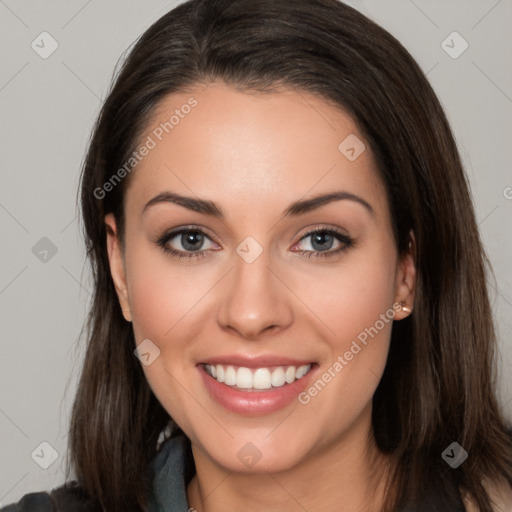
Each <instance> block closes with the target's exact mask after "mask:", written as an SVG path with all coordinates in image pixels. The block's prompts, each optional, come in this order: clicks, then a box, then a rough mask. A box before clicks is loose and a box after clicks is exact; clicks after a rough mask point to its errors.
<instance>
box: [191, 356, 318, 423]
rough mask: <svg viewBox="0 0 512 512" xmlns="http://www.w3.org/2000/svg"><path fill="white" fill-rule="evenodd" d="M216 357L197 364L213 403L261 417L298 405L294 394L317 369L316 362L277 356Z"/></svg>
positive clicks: (301, 389)
mask: <svg viewBox="0 0 512 512" xmlns="http://www.w3.org/2000/svg"><path fill="white" fill-rule="evenodd" d="M219 359H220V358H218V359H217V360H212V361H208V362H203V363H200V364H198V365H197V366H196V368H197V370H198V371H199V375H200V377H201V380H202V382H203V384H204V387H205V389H206V391H207V393H208V395H209V396H210V397H211V398H212V399H213V401H214V402H216V403H217V404H218V405H220V406H221V407H222V408H224V409H228V410H229V411H231V412H234V413H237V414H241V415H243V416H261V415H265V414H270V413H273V412H277V411H280V410H282V409H285V408H286V407H289V406H292V405H293V404H297V396H298V395H299V393H301V392H303V391H304V389H306V388H307V387H308V385H309V384H310V382H311V379H313V378H314V375H315V374H316V373H317V372H318V368H319V365H318V364H317V363H316V362H311V363H306V361H292V360H288V361H285V360H283V359H282V358H277V357H261V358H258V359H259V360H258V359H250V360H248V359H247V358H238V359H237V357H236V356H235V357H230V358H222V359H223V360H224V361H223V360H219ZM228 363H231V364H228ZM279 363H280V364H279ZM293 363H295V364H293Z"/></svg>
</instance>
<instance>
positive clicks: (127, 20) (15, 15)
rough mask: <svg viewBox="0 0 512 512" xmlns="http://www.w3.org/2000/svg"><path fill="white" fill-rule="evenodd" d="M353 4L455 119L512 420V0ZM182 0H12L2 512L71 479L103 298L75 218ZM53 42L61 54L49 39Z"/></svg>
mask: <svg viewBox="0 0 512 512" xmlns="http://www.w3.org/2000/svg"><path fill="white" fill-rule="evenodd" d="M348 3H350V4H351V5H353V6H355V7H357V8H358V9H360V10H361V11H362V12H363V13H365V14H367V15H368V16H369V17H371V18H372V19H374V20H375V21H377V22H378V23H379V24H381V25H382V26H384V27H385V28H386V29H388V30H389V31H390V32H391V33H392V34H394V35H395V36H396V37H397V38H398V39H399V40H400V41H401V42H402V43H403V44H404V45H405V46H406V48H408V49H409V51H410V52H411V53H412V54H413V56H414V57H415V58H416V59H417V60H418V62H419V64H420V65H421V66H422V68H423V69H424V70H425V71H426V72H428V77H429V79H430V81H431V83H432V85H433V86H434V88H435V90H436V92H437V93H438V95H439V97H440V99H441V101H442V103H443V105H444V107H445V109H446V111H447V114H448V117H449V119H450V122H451V124H452V127H453V130H454V132H455V135H456V138H457V141H458V144H459V148H460V151H461V154H462V157H463V159H464V163H465V166H466V170H467V173H468V175H469V179H470V182H471V187H472V192H473V196H474V200H475V204H476V210H477V217H478V222H479V224H480V229H481V233H482V237H483V239H484V243H485V246H486V249H487V251H488V254H489V257H490V260H491V263H492V265H493V267H494V271H495V275H496V282H495V283H492V282H491V286H492V288H491V291H492V293H493V304H494V311H495V315H496V319H497V325H498V329H499V335H500V349H501V378H500V397H501V403H502V407H503V410H504V411H505V413H506V415H507V417H508V418H509V419H512V384H511V379H510V373H511V372H510V370H511V368H512V342H511V337H510V332H511V331H512V321H511V317H512V314H511V313H512V282H511V260H512V258H511V256H512V231H511V229H510V226H511V222H510V220H511V213H512V188H511V187H512V173H511V169H510V165H511V162H512V144H511V138H510V135H511V132H512V130H511V124H512V60H511V59H510V49H511V40H512V1H511V0H501V1H497V0H472V1H468V0H451V1H450V0H430V1H427V0H414V1H412V0H393V1H383V0H366V1H357V0H354V1H351V2H348ZM176 4H177V2H165V1H162V0H150V1H147V0H146V1H145V2H142V1H141V0H130V1H121V0H115V1H113V0H110V1H108V2H107V1H103V2H99V1H98V0H89V1H87V0H66V1H64V0H51V1H45V2H33V1H31V2H30V1H28V0H0V48H1V66H0V109H1V117H0V144H1V146H0V230H1V231H0V238H1V242H0V261H1V266H0V315H1V317H0V340H1V348H0V358H1V359H0V365H1V366H0V433H1V434H0V457H1V459H0V503H3V504H4V505H5V504H7V503H10V502H12V501H14V500H17V499H19V498H20V497H21V496H22V495H23V494H24V493H26V492H30V491H35V490H42V489H49V488H51V487H53V486H56V485H58V484H60V483H61V482H62V481H63V479H64V474H63V468H64V461H65V454H66V432H67V423H68V418H69V408H70V405H71V403H72V398H73V394H74V389H75V382H76V376H77V374H78V370H79V367H80V361H81V350H82V348H79V347H81V345H80V346H79V345H78V344H77V339H78V336H79V333H80V329H81V326H82V323H83V321H84V316H85V312H86V309H87V304H88V301H89V299H90V292H89V290H90V281H89V278H88V271H87V267H85V266H84V252H83V248H82V243H81V240H80V231H79V224H78V222H77V217H76V213H77V210H76V188H77V184H78V175H79V169H80V164H81V162H82V160H83V157H84V152H85V149H86V146H87V141H88V137H89V134H90V131H91V127H92V124H93V121H94V119H95V117H96V115H97V114H98V112H99V108H100V106H101V103H102V99H103V98H104V97H105V93H106V90H107V86H108V84H109V82H110V79H111V77H112V73H113V70H114V67H115V65H116V62H117V61H118V58H119V57H120V56H121V54H122V53H123V51H124V50H125V49H126V48H128V47H129V46H130V44H132V42H133V41H134V40H135V38H136V37H138V36H139V35H140V34H141V33H142V32H143V31H144V30H145V29H146V28H147V27H149V25H150V24H151V23H152V22H153V21H155V20H156V19H158V18H159V17H160V16H161V15H163V14H164V13H165V12H167V11H168V10H169V9H170V8H172V7H173V6H175V5H176ZM43 31H47V32H49V33H50V34H51V36H52V37H53V38H54V39H55V40H56V41H57V43H58V45H59V46H58V49H57V50H56V51H55V52H54V53H53V54H52V55H51V56H50V57H48V58H47V59H42V58H41V57H40V56H39V55H38V54H37V53H36V52H35V51H34V50H33V49H32V47H31V43H32V41H34V40H36V43H38V41H39V45H40V46H42V45H43V43H41V42H40V38H38V36H39V34H40V33H41V32H43ZM453 31H457V32H458V33H459V34H460V35H461V36H462V37H463V38H464V39H465V40H466V41H467V42H468V44H469V48H468V49H467V50H466V51H465V52H464V53H463V54H462V55H460V56H459V57H458V58H456V59H454V58H452V57H451V56H450V55H448V53H446V51H445V50H444V49H443V47H442V45H441V44H442V42H443V41H444V40H445V39H446V38H447V36H448V35H449V34H451V33H452V32H453ZM452 39H453V38H452ZM452 39H450V38H449V39H448V41H447V43H445V44H448V45H450V46H453V48H452V49H451V50H450V51H451V52H452V53H453V52H454V51H457V50H460V49H461V48H462V46H461V44H462V41H461V40H459V39H457V38H456V39H454V40H453V43H452ZM44 46H45V48H46V49H48V48H49V41H48V40H46V42H45V43H44ZM447 49H448V48H447ZM507 55H509V57H506V56H507ZM43 237H47V238H48V239H49V240H51V243H52V244H53V245H54V246H55V248H56V249H57V252H56V253H55V254H52V249H51V247H50V245H51V244H50V245H49V242H48V241H47V240H45V241H42V242H40V239H41V238H43ZM36 244H38V245H36ZM34 246H36V249H33V247H34ZM44 250H48V251H49V252H48V253H44ZM44 258H46V261H41V259H43V260H44ZM43 441H46V442H48V443H49V444H50V445H51V446H52V447H54V449H55V450H56V451H57V452H58V454H59V456H58V458H57V460H56V461H55V462H54V463H53V464H52V465H51V466H50V467H49V468H48V469H46V470H45V469H43V468H41V467H40V465H39V464H45V463H48V462H50V461H51V459H49V457H51V450H49V449H48V447H44V446H43V447H39V445H40V443H41V442H43ZM38 447H39V448H38ZM36 448H37V449H36ZM35 449H36V451H35V455H34V459H33V458H32V457H31V453H33V452H34V450H35ZM38 454H39V458H38V457H37V455H38ZM36 461H37V462H38V463H39V464H38V463H36Z"/></svg>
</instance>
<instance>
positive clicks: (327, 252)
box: [294, 228, 354, 258]
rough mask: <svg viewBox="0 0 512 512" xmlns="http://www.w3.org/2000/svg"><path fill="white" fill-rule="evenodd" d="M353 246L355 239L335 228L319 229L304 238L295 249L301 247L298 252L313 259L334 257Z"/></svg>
mask: <svg viewBox="0 0 512 512" xmlns="http://www.w3.org/2000/svg"><path fill="white" fill-rule="evenodd" d="M353 245H354V241H353V239H352V238H350V237H349V236H348V235H347V234H345V233H342V232H341V231H337V230H335V229H333V228H329V229H327V228H317V229H315V230H313V231H310V232H309V233H307V234H306V235H305V236H303V237H302V238H301V239H300V241H299V243H298V244H296V245H295V246H294V247H299V249H298V250H297V251H296V252H298V253H300V254H302V255H304V256H307V257H309V258H311V257H318V256H321V257H326V256H332V255H334V254H338V253H340V252H341V251H345V250H347V249H348V248H349V247H351V246H353ZM301 246H302V248H300V247H301ZM333 248H334V250H332V249H333Z"/></svg>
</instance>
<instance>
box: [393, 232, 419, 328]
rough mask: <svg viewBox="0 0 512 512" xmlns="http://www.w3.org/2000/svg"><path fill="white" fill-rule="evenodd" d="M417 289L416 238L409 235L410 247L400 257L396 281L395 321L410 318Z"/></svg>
mask: <svg viewBox="0 0 512 512" xmlns="http://www.w3.org/2000/svg"><path fill="white" fill-rule="evenodd" d="M415 288H416V238H415V237H414V233H413V232H412V231H411V232H410V233H409V247H408V249H407V251H406V252H405V253H404V254H402V255H400V260H399V262H398V267H397V272H396V280H395V304H397V303H398V304H401V305H402V307H394V310H395V320H402V319H403V318H405V317H407V316H409V315H410V314H411V313H412V310H413V304H414V292H415Z"/></svg>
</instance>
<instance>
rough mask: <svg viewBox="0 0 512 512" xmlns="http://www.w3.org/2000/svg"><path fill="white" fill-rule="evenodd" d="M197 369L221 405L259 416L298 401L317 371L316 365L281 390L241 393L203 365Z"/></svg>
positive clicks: (239, 412) (238, 411)
mask: <svg viewBox="0 0 512 512" xmlns="http://www.w3.org/2000/svg"><path fill="white" fill-rule="evenodd" d="M197 368H198V370H199V373H201V376H202V378H203V381H204V384H205V386H206V389H207V390H208V392H209V393H210V395H211V396H212V398H213V399H214V400H216V401H217V402H218V403H219V404H220V405H222V406H223V407H225V408H226V409H228V410H230V411H232V412H236V413H237V414H243V415H245V416H259V415H263V414H270V413H272V412H275V411H279V410H281V409H284V408H285V407H287V406H288V405H290V404H291V403H292V402H293V401H294V400H296V399H297V396H298V395H299V394H300V393H301V392H302V391H304V389H305V388H306V387H307V385H308V382H309V381H310V380H311V375H312V374H313V373H314V371H315V370H316V365H315V366H313V367H312V368H311V370H310V371H309V372H308V373H307V374H306V375H304V377H302V378H301V379H298V380H296V381H294V382H292V383H291V384H284V385H283V386H281V387H279V388H274V389H271V390H262V391H260V390H248V391H239V390H238V389H235V388H232V387H229V386H226V385H225V384H222V383H221V382H218V381H217V380H216V379H214V378H213V377H212V376H211V375H209V374H208V373H206V370H205V368H204V366H203V365H202V364H200V365H198V366H197Z"/></svg>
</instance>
